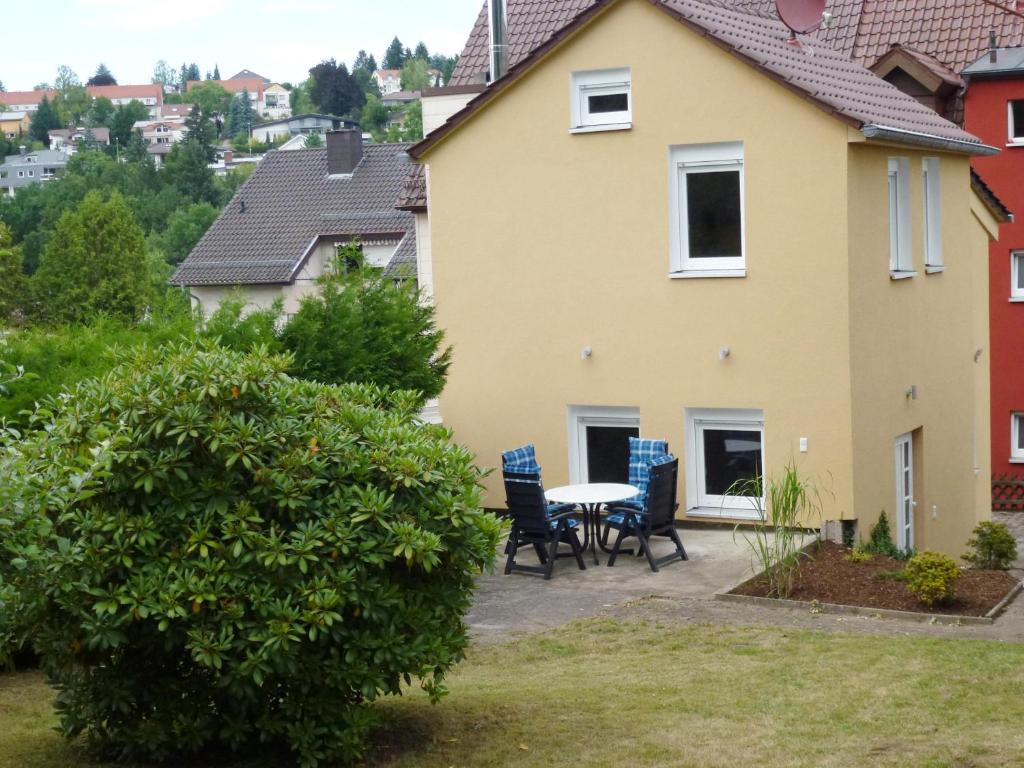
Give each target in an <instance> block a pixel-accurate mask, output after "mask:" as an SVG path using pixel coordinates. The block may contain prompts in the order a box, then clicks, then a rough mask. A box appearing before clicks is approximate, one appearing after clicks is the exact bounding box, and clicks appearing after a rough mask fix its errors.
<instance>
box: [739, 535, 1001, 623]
mask: <svg viewBox="0 0 1024 768" xmlns="http://www.w3.org/2000/svg"><path fill="white" fill-rule="evenodd" d="M807 554H808V557H806V558H803V559H802V561H801V564H800V568H799V570H798V571H797V575H796V579H795V581H794V585H793V592H792V594H791V595H790V596H789V599H790V600H795V601H799V602H807V603H810V602H818V603H826V604H829V603H830V604H834V605H850V606H857V607H860V608H875V609H881V610H893V611H909V612H912V613H923V614H932V613H941V614H944V615H949V616H975V617H983V616H987V615H988V614H989V613H990V612H991V611H992V610H993V609H994V608H996V607H997V606H998V605H999V604H1000V603H1001V602H1002V601H1003V600H1004V599H1005V598H1006V597H1007V596H1008V595H1009V594H1010V593H1011V592H1012V591H1013V590H1015V589H1016V588H1017V586H1018V584H1019V582H1018V581H1017V579H1015V578H1014V577H1013V576H1011V575H1010V574H1009V573H1007V572H1005V571H974V570H966V571H964V572H963V575H962V576H961V577H960V579H959V580H958V581H957V585H956V597H955V599H953V600H952V601H950V602H948V603H942V604H941V605H935V606H933V607H928V606H926V605H924V604H922V603H921V602H920V601H919V600H918V599H917V597H915V596H914V595H913V594H911V593H910V592H909V591H908V590H907V588H906V585H905V584H904V583H903V582H902V581H900V580H899V579H896V578H893V577H892V575H893V574H894V573H896V572H899V571H902V570H903V568H904V566H905V565H906V564H905V563H903V562H901V561H899V560H894V559H893V558H891V557H883V556H881V555H875V556H874V557H872V558H871V560H870V561H868V562H865V563H855V562H852V561H850V560H848V559H847V556H848V555H849V554H850V550H849V549H848V548H846V547H843V546H840V545H838V544H835V543H833V542H830V541H825V542H821V543H819V544H816V545H814V546H812V547H811V548H810V549H809V550H808V551H807ZM729 594H730V595H745V596H748V597H760V598H765V597H767V596H768V583H767V579H766V577H765V576H764V574H760V575H758V576H755V577H754V578H752V579H750V580H749V581H746V582H744V583H743V584H740V585H739V586H738V587H736V588H735V589H733V590H731V591H730V592H729Z"/></svg>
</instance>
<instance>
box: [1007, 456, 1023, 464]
mask: <svg viewBox="0 0 1024 768" xmlns="http://www.w3.org/2000/svg"><path fill="white" fill-rule="evenodd" d="M1009 463H1010V464H1024V458H1013V457H1012V456H1011V457H1010V460H1009Z"/></svg>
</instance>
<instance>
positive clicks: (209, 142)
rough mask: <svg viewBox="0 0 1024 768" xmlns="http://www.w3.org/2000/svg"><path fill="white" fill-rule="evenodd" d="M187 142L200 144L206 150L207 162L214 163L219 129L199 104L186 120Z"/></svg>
mask: <svg viewBox="0 0 1024 768" xmlns="http://www.w3.org/2000/svg"><path fill="white" fill-rule="evenodd" d="M185 132H186V134H187V136H186V141H191V142H195V143H198V144H200V145H201V146H202V147H204V148H205V150H206V162H208V163H212V162H213V159H214V157H216V153H215V150H214V146H213V145H214V142H215V141H216V140H217V129H216V127H215V126H214V124H213V120H212V119H211V117H210V114H209V113H208V112H206V111H204V110H203V108H202V107H200V106H199V105H198V104H196V105H195V106H193V107H192V111H190V112H189V113H188V117H187V118H185Z"/></svg>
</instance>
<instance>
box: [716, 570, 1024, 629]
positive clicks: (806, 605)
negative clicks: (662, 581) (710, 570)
mask: <svg viewBox="0 0 1024 768" xmlns="http://www.w3.org/2000/svg"><path fill="white" fill-rule="evenodd" d="M743 583H746V580H745V581H744V582H743ZM1022 588H1024V583H1022V582H1017V584H1015V585H1014V587H1013V589H1011V590H1010V592H1009V593H1008V594H1007V595H1006V597H1004V598H1003V599H1002V600H1000V601H999V603H998V604H997V605H996V607H995V608H993V609H992V610H991V611H989V612H988V613H987V614H985V615H984V616H953V615H950V614H947V613H918V612H916V611H899V610H895V609H892V608H864V607H861V606H857V605H838V604H836V603H817V602H806V601H804V600H780V599H777V598H774V597H754V596H752V595H733V594H730V593H729V592H716V593H715V599H716V600H721V601H723V602H727V603H744V604H746V605H762V606H769V607H774V608H796V609H798V610H802V611H809V612H820V613H827V614H838V615H846V616H867V617H870V618H881V619H901V620H903V621H916V622H919V623H928V624H952V625H964V624H967V625H983V626H987V625H990V624H992V623H994V622H995V619H996V617H997V616H998V615H999V614H1000V613H1002V611H1003V610H1004V609H1005V608H1006V606H1007V605H1009V604H1010V602H1011V601H1012V600H1013V599H1014V598H1015V597H1016V596H1017V595H1018V593H1020V591H1021V589H1022Z"/></svg>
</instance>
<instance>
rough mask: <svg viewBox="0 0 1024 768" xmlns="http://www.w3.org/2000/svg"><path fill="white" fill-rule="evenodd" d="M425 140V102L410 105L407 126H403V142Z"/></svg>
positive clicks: (407, 109) (406, 115)
mask: <svg viewBox="0 0 1024 768" xmlns="http://www.w3.org/2000/svg"><path fill="white" fill-rule="evenodd" d="M422 138H423V102H421V101H417V102H415V103H414V104H410V105H409V106H408V107H406V110H405V125H403V126H402V141H419V140H420V139H422Z"/></svg>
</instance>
